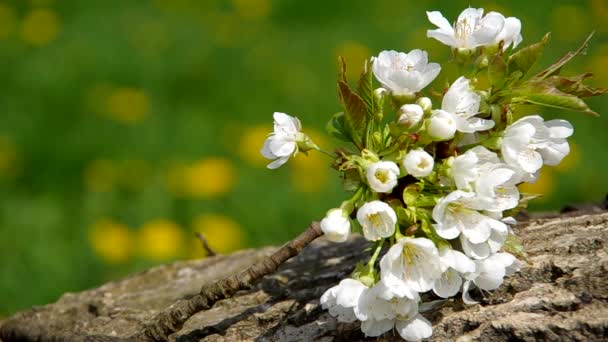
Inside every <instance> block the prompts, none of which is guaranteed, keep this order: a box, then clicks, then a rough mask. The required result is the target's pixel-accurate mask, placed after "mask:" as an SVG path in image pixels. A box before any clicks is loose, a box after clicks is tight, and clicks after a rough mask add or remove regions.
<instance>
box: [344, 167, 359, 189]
mask: <svg viewBox="0 0 608 342" xmlns="http://www.w3.org/2000/svg"><path fill="white" fill-rule="evenodd" d="M342 186H343V187H344V190H345V191H355V190H357V189H359V187H361V175H360V174H359V170H358V169H347V170H344V172H343V173H342Z"/></svg>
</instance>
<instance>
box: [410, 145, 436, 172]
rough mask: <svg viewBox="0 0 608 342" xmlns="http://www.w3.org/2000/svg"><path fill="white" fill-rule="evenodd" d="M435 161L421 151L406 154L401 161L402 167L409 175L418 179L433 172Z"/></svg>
mask: <svg viewBox="0 0 608 342" xmlns="http://www.w3.org/2000/svg"><path fill="white" fill-rule="evenodd" d="M434 165H435V160H434V159H433V157H432V156H431V155H430V154H428V153H427V152H426V151H425V150H423V149H420V148H419V149H416V150H412V151H410V152H408V154H407V155H406V156H405V158H404V159H403V167H404V168H405V170H406V171H407V173H409V174H410V175H412V176H414V177H417V178H420V177H426V176H428V175H429V174H430V173H431V172H432V171H433V166H434Z"/></svg>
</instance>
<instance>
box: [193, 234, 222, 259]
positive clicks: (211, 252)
mask: <svg viewBox="0 0 608 342" xmlns="http://www.w3.org/2000/svg"><path fill="white" fill-rule="evenodd" d="M194 235H196V237H197V238H198V239H199V240H200V241H201V246H202V247H203V250H205V252H207V256H215V255H217V253H216V252H215V250H214V249H213V248H211V246H209V242H208V241H207V239H206V238H205V235H204V234H203V233H201V232H196V233H194Z"/></svg>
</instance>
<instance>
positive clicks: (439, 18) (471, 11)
mask: <svg viewBox="0 0 608 342" xmlns="http://www.w3.org/2000/svg"><path fill="white" fill-rule="evenodd" d="M426 15H427V17H428V19H429V21H430V22H431V23H433V24H434V25H435V26H437V27H438V29H435V30H427V33H426V35H427V37H429V38H434V39H437V40H438V41H440V42H442V43H443V44H445V45H448V46H451V47H453V48H456V49H474V48H476V47H478V46H484V45H494V44H496V43H497V39H498V37H499V35H500V34H501V33H502V32H503V28H504V26H505V17H504V16H503V15H502V14H500V13H497V12H490V13H488V14H486V15H485V16H484V15H483V8H467V9H465V10H464V11H462V13H460V15H459V16H458V19H457V20H456V23H455V24H454V26H452V25H450V23H449V22H448V20H447V19H446V18H445V17H444V16H443V15H442V14H441V12H439V11H433V12H426ZM511 32H512V30H510V29H509V30H508V31H506V32H505V38H506V36H507V34H511ZM509 38H510V35H509Z"/></svg>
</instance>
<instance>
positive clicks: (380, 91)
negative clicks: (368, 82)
mask: <svg viewBox="0 0 608 342" xmlns="http://www.w3.org/2000/svg"><path fill="white" fill-rule="evenodd" d="M387 93H388V91H387V90H386V89H384V88H376V89H375V90H374V96H375V97H376V98H377V99H379V100H380V99H382V98H383V97H384V95H386V94H387Z"/></svg>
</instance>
